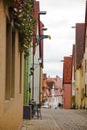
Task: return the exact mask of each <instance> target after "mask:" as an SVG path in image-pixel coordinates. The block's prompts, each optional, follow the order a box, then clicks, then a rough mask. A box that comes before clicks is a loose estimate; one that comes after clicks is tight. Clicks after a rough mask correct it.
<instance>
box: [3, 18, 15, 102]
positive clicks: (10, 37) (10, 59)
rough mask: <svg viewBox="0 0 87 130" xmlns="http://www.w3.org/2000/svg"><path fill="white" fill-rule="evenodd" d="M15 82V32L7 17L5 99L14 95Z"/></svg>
mask: <svg viewBox="0 0 87 130" xmlns="http://www.w3.org/2000/svg"><path fill="white" fill-rule="evenodd" d="M14 83H15V32H14V31H13V30H12V26H11V24H10V22H9V20H8V19H7V21H6V88H5V99H6V100H10V98H13V97H14Z"/></svg>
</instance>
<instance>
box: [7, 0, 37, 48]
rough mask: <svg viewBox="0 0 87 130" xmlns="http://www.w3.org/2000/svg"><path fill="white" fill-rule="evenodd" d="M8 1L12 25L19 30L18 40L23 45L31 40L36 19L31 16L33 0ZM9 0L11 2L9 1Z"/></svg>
mask: <svg viewBox="0 0 87 130" xmlns="http://www.w3.org/2000/svg"><path fill="white" fill-rule="evenodd" d="M5 1H6V0H5ZM7 1H9V5H11V6H9V14H10V17H11V19H14V25H15V27H16V28H17V29H18V30H19V33H20V35H19V42H20V43H21V46H22V47H23V45H24V44H26V45H29V44H30V43H31V41H32V34H33V32H34V26H35V22H36V20H35V19H34V16H33V7H34V0H7ZM10 1H11V2H12V3H10Z"/></svg>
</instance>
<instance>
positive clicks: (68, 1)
mask: <svg viewBox="0 0 87 130" xmlns="http://www.w3.org/2000/svg"><path fill="white" fill-rule="evenodd" d="M85 3H86V1H85V0H40V10H42V11H44V10H45V11H47V14H46V15H45V16H41V21H42V22H43V23H44V25H45V26H46V27H47V28H48V30H47V31H46V32H44V33H45V34H50V35H51V37H52V39H51V41H50V40H48V39H45V40H44V61H45V66H44V72H46V73H47V74H50V75H54V76H55V75H62V67H61V65H60V63H58V62H59V61H60V60H61V59H63V57H64V56H69V55H71V54H72V45H73V44H74V43H75V29H72V28H71V26H74V25H75V24H76V23H79V22H84V19H85ZM59 65H60V66H59Z"/></svg>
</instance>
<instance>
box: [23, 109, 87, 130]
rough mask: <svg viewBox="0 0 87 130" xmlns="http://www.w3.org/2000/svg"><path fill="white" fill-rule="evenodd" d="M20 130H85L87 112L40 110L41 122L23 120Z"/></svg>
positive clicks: (86, 129)
mask: <svg viewBox="0 0 87 130" xmlns="http://www.w3.org/2000/svg"><path fill="white" fill-rule="evenodd" d="M21 130H87V110H64V109H42V120H41V119H33V120H24V121H23V125H22V127H21Z"/></svg>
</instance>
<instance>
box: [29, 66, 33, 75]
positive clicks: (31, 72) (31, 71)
mask: <svg viewBox="0 0 87 130" xmlns="http://www.w3.org/2000/svg"><path fill="white" fill-rule="evenodd" d="M33 73H34V68H33V67H31V68H30V74H31V75H33Z"/></svg>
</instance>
